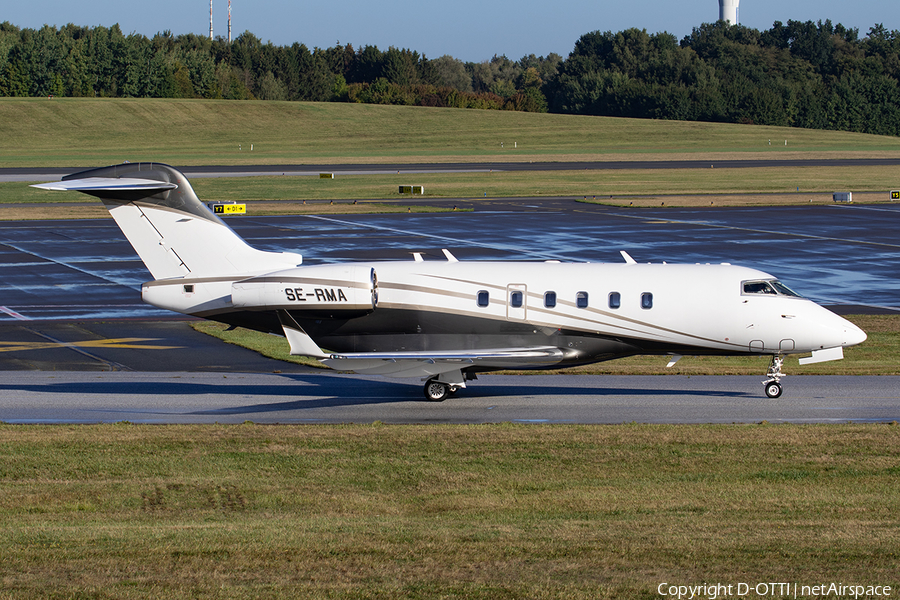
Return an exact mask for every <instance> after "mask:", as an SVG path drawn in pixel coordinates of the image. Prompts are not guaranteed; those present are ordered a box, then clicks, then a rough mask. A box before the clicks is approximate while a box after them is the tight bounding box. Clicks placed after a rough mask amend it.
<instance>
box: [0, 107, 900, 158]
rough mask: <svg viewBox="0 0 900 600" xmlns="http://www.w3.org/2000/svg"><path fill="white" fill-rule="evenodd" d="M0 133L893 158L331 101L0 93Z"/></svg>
mask: <svg viewBox="0 0 900 600" xmlns="http://www.w3.org/2000/svg"><path fill="white" fill-rule="evenodd" d="M138 132H139V134H137V135H136V133H138ZM0 138H2V139H3V140H4V144H3V146H2V147H0V166H3V167H13V166H64V167H65V166H99V165H105V164H114V163H119V162H122V161H124V160H130V161H132V162H135V161H156V162H166V163H170V164H175V165H182V166H184V165H198V164H226V165H227V164H231V165H237V164H263V163H268V164H280V163H288V164H291V163H293V164H296V163H328V162H341V163H371V162H419V161H424V162H444V161H476V160H479V161H480V160H491V161H528V160H551V161H558V160H597V159H610V158H625V159H628V158H648V157H650V158H652V157H654V156H656V157H658V158H676V157H685V158H689V157H700V158H703V157H712V156H716V157H719V158H722V157H724V156H725V155H731V154H736V155H747V156H749V157H753V158H769V157H788V156H794V155H808V154H810V153H817V154H820V155H821V154H827V155H830V156H854V155H867V156H882V155H889V156H897V155H898V153H900V139H898V138H895V137H888V136H873V135H865V134H855V133H847V132H834V131H814V130H806V129H789V128H778V127H764V126H747V125H731V124H721V123H689V122H677V121H652V120H642V119H617V118H608V117H584V116H574V115H546V114H544V115H541V114H529V113H515V112H506V111H481V110H464V109H435V108H421V107H398V106H377V105H358V104H338V103H306V102H238V101H206V100H155V99H77V98H54V99H52V100H49V99H46V98H3V99H0ZM770 140H771V142H772V145H771V146H770V145H769V141H770ZM785 140H787V141H788V145H787V146H784V141H785ZM501 144H502V147H501ZM251 145H252V146H253V150H252V151H251V150H250V147H251ZM514 146H515V147H514Z"/></svg>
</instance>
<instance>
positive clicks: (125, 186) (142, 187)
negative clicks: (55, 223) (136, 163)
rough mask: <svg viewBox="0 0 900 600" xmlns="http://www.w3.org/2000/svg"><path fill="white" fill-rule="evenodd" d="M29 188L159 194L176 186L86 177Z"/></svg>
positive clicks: (127, 179) (124, 179) (163, 183)
mask: <svg viewBox="0 0 900 600" xmlns="http://www.w3.org/2000/svg"><path fill="white" fill-rule="evenodd" d="M31 187H33V188H38V189H41V190H50V191H53V192H118V191H126V192H153V191H160V192H161V191H165V190H174V189H175V188H177V187H178V186H177V185H176V184H174V183H169V182H167V181H156V180H153V179H136V178H133V177H121V178H114V177H88V178H87V179H69V180H67V181H52V182H50V183H38V184H35V185H32V186H31Z"/></svg>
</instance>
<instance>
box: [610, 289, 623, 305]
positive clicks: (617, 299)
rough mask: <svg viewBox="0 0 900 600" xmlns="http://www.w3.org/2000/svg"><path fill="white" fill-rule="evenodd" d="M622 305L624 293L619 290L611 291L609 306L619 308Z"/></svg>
mask: <svg viewBox="0 0 900 600" xmlns="http://www.w3.org/2000/svg"><path fill="white" fill-rule="evenodd" d="M620 306H622V294H620V293H619V292H610V293H609V307H610V308H619V307H620Z"/></svg>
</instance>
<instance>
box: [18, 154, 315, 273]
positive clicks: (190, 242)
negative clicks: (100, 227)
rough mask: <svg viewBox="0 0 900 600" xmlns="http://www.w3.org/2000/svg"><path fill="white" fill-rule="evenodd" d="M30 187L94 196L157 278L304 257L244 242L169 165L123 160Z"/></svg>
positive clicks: (262, 266)
mask: <svg viewBox="0 0 900 600" xmlns="http://www.w3.org/2000/svg"><path fill="white" fill-rule="evenodd" d="M34 187H37V188H41V189H45V190H74V191H79V192H84V193H86V194H90V195H91V196H96V197H97V198H99V199H100V200H101V201H102V202H103V204H104V205H105V206H106V208H107V209H108V210H109V212H110V214H111V215H112V217H113V218H114V219H115V220H116V223H117V224H118V225H119V227H120V228H121V229H122V232H123V233H124V234H125V237H127V238H128V241H129V242H130V243H131V245H132V246H133V247H134V250H135V252H137V253H138V256H140V257H141V260H142V261H144V264H145V265H146V266H147V269H149V271H150V274H151V275H152V276H153V278H154V279H156V280H161V279H173V278H209V277H217V276H230V275H234V274H237V273H241V274H244V275H251V274H254V273H266V272H271V271H275V270H279V269H288V268H291V267H295V266H297V265H299V264H300V263H301V262H302V260H303V259H302V257H301V256H300V255H299V254H294V253H290V252H265V251H262V250H257V249H256V248H253V247H251V246H249V245H248V244H247V243H246V242H245V241H244V240H243V239H241V238H240V236H238V235H237V234H236V233H235V232H234V231H233V230H232V229H231V228H230V227H229V226H228V225H226V224H225V223H224V222H223V221H222V220H221V219H219V218H218V217H217V216H215V215H214V214H213V213H212V212H211V211H210V210H209V209H208V208H206V206H205V205H204V204H203V203H202V202H200V200H199V198H197V195H196V194H195V193H194V190H193V188H192V187H191V184H190V183H189V182H188V180H187V178H185V176H184V175H183V174H181V173H180V172H179V171H177V170H176V169H174V168H172V167H170V166H168V165H164V164H160V163H125V164H122V165H115V166H111V167H102V168H99V169H91V170H88V171H81V172H79V173H73V174H72V175H68V176H66V177H63V179H62V181H59V182H53V183H44V184H39V185H35V186H34Z"/></svg>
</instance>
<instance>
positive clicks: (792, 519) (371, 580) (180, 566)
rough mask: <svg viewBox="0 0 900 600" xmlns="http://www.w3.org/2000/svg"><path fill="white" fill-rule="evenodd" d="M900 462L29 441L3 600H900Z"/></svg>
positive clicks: (623, 449) (610, 433) (656, 442)
mask: <svg viewBox="0 0 900 600" xmlns="http://www.w3.org/2000/svg"><path fill="white" fill-rule="evenodd" d="M898 464H900V428H898V427H897V426H892V425H836V426H789V425H777V426H775V425H749V426H655V425H653V426H651V425H618V426H566V427H561V426H558V427H553V426H521V425H519V426H513V425H482V426H435V425H422V426H386V425H378V424H376V425H356V426H354V425H347V426H278V427H272V426H254V425H239V426H134V425H128V424H119V425H107V426H28V427H24V426H9V425H6V426H0V481H2V486H0V515H2V518H0V532H2V534H0V556H2V557H3V560H2V561H0V597H3V598H147V597H152V598H183V597H192V598H376V599H377V598H384V599H396V598H466V599H473V598H474V599H497V598H500V599H505V598H510V599H512V598H523V599H525V598H527V599H550V598H559V599H566V600H572V599H575V600H577V599H590V600H594V599H596V598H621V599H649V598H654V597H657V598H658V597H660V596H658V595H657V593H656V590H657V587H658V586H659V584H661V583H663V582H668V583H669V584H671V585H699V584H704V583H722V584H737V583H740V582H750V584H751V585H755V583H756V582H773V581H777V582H796V583H798V584H799V585H819V584H821V583H825V584H827V583H829V582H836V583H844V584H861V585H890V586H893V589H894V590H895V591H896V590H897V586H900V571H898V570H897V565H898V561H900V550H898V548H900V526H898V521H897V514H898V512H900V477H898V475H900V471H898ZM746 597H756V596H746ZM769 597H778V596H772V595H770V596H769ZM805 597H809V596H805Z"/></svg>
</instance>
